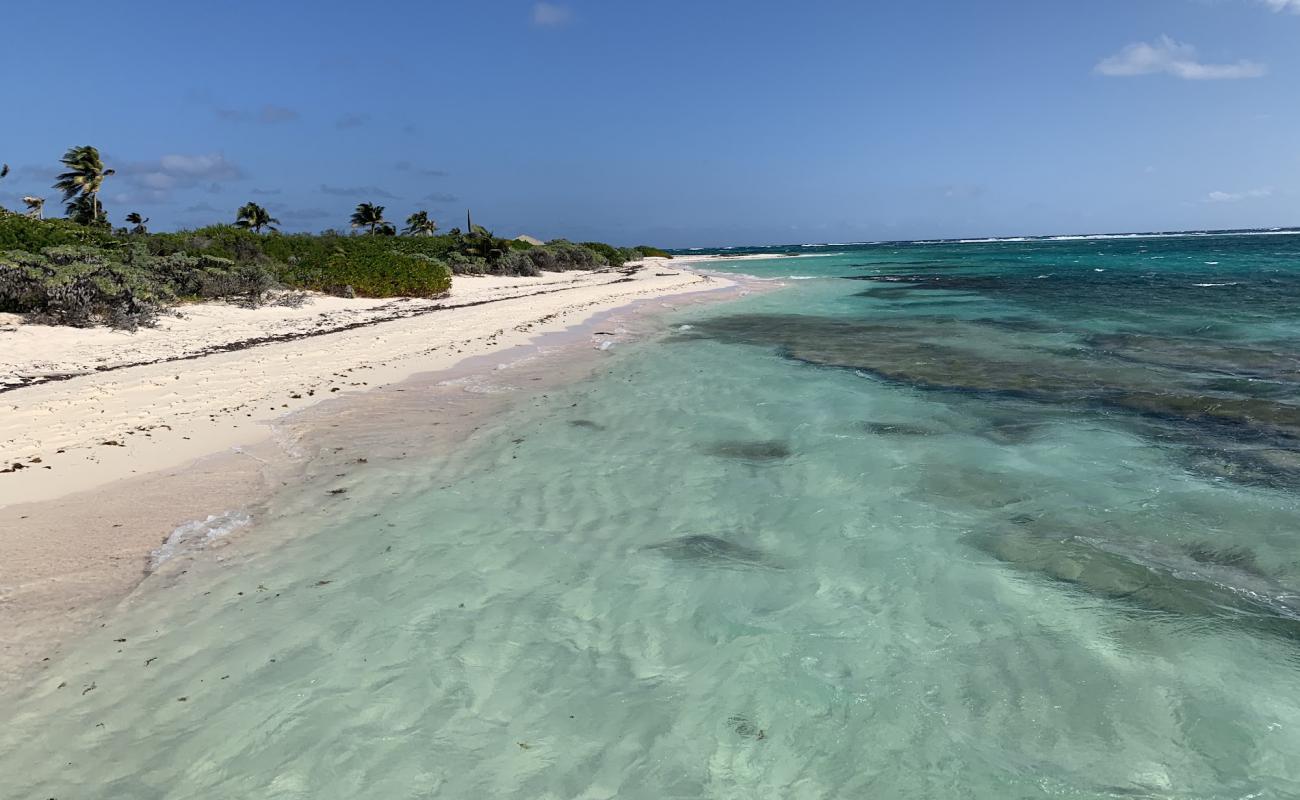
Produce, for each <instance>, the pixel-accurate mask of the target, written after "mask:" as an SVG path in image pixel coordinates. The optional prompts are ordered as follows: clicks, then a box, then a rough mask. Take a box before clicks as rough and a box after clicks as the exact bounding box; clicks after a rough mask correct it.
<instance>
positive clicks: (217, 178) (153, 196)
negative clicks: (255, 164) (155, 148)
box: [110, 153, 244, 201]
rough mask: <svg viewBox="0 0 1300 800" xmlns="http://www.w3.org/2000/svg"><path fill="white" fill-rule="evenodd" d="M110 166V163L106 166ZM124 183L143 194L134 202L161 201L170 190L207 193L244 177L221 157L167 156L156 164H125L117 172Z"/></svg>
mask: <svg viewBox="0 0 1300 800" xmlns="http://www.w3.org/2000/svg"><path fill="white" fill-rule="evenodd" d="M110 166H111V162H110ZM118 174H120V175H121V176H122V177H123V178H124V179H125V180H126V182H127V183H129V184H131V185H132V186H135V187H136V188H137V189H140V190H143V195H142V196H141V197H138V198H136V199H142V200H152V201H162V200H165V199H166V198H167V195H168V194H169V193H170V192H171V191H172V190H174V189H190V188H193V187H196V186H200V185H205V186H206V187H207V188H208V189H209V190H211V188H212V187H213V186H219V184H220V183H221V182H222V181H235V180H239V179H240V178H242V177H244V172H243V170H241V169H240V168H239V166H238V165H237V164H235V163H234V162H232V161H230V160H228V159H227V158H226V157H225V156H224V155H222V154H221V153H200V154H197V155H182V154H171V155H165V156H163V157H162V158H160V159H158V160H157V161H153V162H140V163H128V164H125V165H123V166H122V167H120V168H119V169H118Z"/></svg>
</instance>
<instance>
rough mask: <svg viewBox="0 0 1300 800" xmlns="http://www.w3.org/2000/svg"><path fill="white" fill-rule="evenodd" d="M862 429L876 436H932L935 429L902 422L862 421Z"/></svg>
mask: <svg viewBox="0 0 1300 800" xmlns="http://www.w3.org/2000/svg"><path fill="white" fill-rule="evenodd" d="M862 429H863V430H864V431H866V432H867V433H872V434H876V435H877V436H933V435H934V434H936V433H938V431H936V430H932V429H930V428H926V427H923V426H921V425H908V424H906V423H902V422H871V421H868V422H864V423H862Z"/></svg>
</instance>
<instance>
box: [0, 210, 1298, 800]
mask: <svg viewBox="0 0 1300 800" xmlns="http://www.w3.org/2000/svg"><path fill="white" fill-rule="evenodd" d="M803 252H804V253H805V254H806V255H805V256H804V257H800V258H797V259H779V260H777V259H773V260H745V261H736V262H723V263H722V265H721V266H720V267H719V268H720V269H729V270H733V271H737V272H744V273H748V274H753V275H757V276H759V277H763V278H773V279H776V278H780V279H783V282H784V283H786V287H785V288H782V289H781V290H779V291H774V292H769V293H761V294H756V295H753V296H750V297H748V298H745V299H742V300H738V301H735V302H732V303H727V304H719V305H712V306H705V307H700V308H693V309H689V310H685V311H679V312H676V313H673V314H669V315H668V316H666V317H663V318H662V319H661V327H662V331H661V333H660V334H659V335H657V336H655V337H652V338H651V339H649V340H647V341H644V342H641V343H637V344H633V345H629V346H622V345H619V346H615V347H614V348H612V349H611V350H610V351H609V352H608V353H607V354H604V355H603V356H602V357H606V360H605V361H604V362H603V364H602V366H601V369H600V374H599V375H597V376H596V377H594V378H592V379H590V380H587V381H583V382H580V383H576V384H572V385H569V386H567V387H565V388H563V389H560V390H554V391H548V392H547V393H546V394H545V396H542V397H537V398H534V399H533V400H531V401H530V402H527V403H523V404H520V405H519V406H518V407H517V408H515V409H513V410H511V411H509V412H507V413H505V414H502V415H500V416H498V417H497V418H495V419H493V420H492V422H491V423H490V424H489V425H488V426H487V427H486V428H484V429H482V430H480V431H478V432H477V433H475V435H474V436H473V437H471V438H470V440H469V441H467V442H466V443H465V444H464V446H462V447H459V448H457V449H455V450H454V451H452V452H450V453H447V454H445V455H442V456H439V457H436V458H434V457H421V458H418V459H411V460H377V461H372V462H371V463H367V464H365V465H361V466H359V467H358V468H356V469H351V470H349V471H348V472H347V475H346V478H345V479H340V480H339V481H338V483H340V484H341V485H346V488H347V492H346V493H344V494H340V495H329V494H327V492H326V491H324V489H325V485H323V484H321V483H319V482H313V483H311V484H309V485H305V486H302V487H297V488H293V487H291V488H288V489H286V490H285V492H284V493H283V494H282V496H280V497H278V498H276V501H275V503H274V504H273V507H272V508H270V509H267V510H265V511H264V512H263V518H262V519H259V520H258V522H259V527H258V529H257V531H256V533H254V534H251V535H247V536H245V535H243V534H234V535H233V536H231V537H226V538H233V539H235V540H236V541H238V542H239V543H240V544H237V545H232V546H231V547H227V548H225V549H222V550H220V551H213V553H210V554H208V556H207V557H206V558H205V557H204V556H200V557H198V558H197V559H195V560H194V561H193V563H192V564H191V565H190V566H189V567H188V568H187V569H186V570H180V569H175V570H173V571H172V572H169V573H165V574H160V575H159V576H155V578H151V579H150V581H146V584H145V586H144V587H142V589H141V591H140V592H138V593H137V595H136V596H135V597H133V598H132V600H131V602H129V603H127V604H126V605H125V606H124V608H123V609H122V610H121V611H120V613H119V614H118V615H117V616H115V617H114V618H112V619H110V620H109V622H108V623H107V624H106V627H105V628H103V629H102V630H101V631H98V632H95V633H93V634H92V635H91V636H89V637H88V638H87V640H86V641H85V642H84V643H82V644H81V645H79V646H78V647H77V648H75V649H74V650H73V651H72V652H71V653H69V654H68V655H66V656H64V657H61V660H60V661H59V663H56V664H54V665H52V666H51V667H50V669H49V670H48V672H47V673H46V677H45V678H43V679H42V681H41V682H40V683H39V685H38V686H37V687H35V689H33V690H32V691H30V692H25V693H23V694H22V695H20V696H9V697H6V698H4V699H3V700H0V711H2V712H4V713H3V716H4V718H5V719H6V722H7V724H6V725H5V726H4V727H3V729H0V797H6V798H7V797H15V798H20V797H22V798H26V797H42V798H43V797H58V798H73V797H75V798H124V797H130V798H139V799H140V800H151V799H152V798H212V797H232V798H233V797H238V798H361V797H376V798H423V797H456V798H459V797H466V798H481V797H493V798H613V797H620V798H656V799H660V798H757V797H772V798H832V797H834V798H839V797H962V798H997V799H999V800H1001V799H1003V798H1037V797H1052V798H1112V797H1125V798H1131V797H1143V798H1148V797H1149V798H1247V797H1250V798H1273V797H1296V796H1300V547H1298V544H1300V503H1297V497H1298V495H1297V490H1300V455H1298V454H1297V441H1300V405H1298V403H1300V392H1298V391H1297V388H1298V387H1297V384H1298V383H1300V357H1298V354H1300V315H1297V312H1296V309H1297V303H1298V302H1300V237H1295V236H1267V235H1261V236H1223V237H1220V236H1203V237H1183V238H1149V239H1109V240H1076V241H1059V242H1044V241H1028V242H990V243H964V244H956V243H954V244H925V245H905V244H889V245H871V246H843V247H841V246H836V247H823V248H803ZM792 277H798V278H803V279H804V280H795V281H791V280H788V279H789V278H792ZM250 539H256V540H257V541H256V543H254V542H250V541H249V540H250ZM254 545H255V546H254ZM217 553H221V554H222V555H221V556H220V558H221V560H220V561H217V560H216V558H217ZM117 640H124V641H117ZM60 683H62V684H63V685H62V686H61V687H60V686H59V684H60Z"/></svg>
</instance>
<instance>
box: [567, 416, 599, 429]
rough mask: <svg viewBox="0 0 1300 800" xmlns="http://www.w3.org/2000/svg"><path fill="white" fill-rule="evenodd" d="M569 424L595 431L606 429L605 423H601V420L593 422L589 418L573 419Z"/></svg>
mask: <svg viewBox="0 0 1300 800" xmlns="http://www.w3.org/2000/svg"><path fill="white" fill-rule="evenodd" d="M569 424H570V425H572V426H573V427H575V428H587V429H589V430H593V431H603V430H605V426H604V425H601V424H600V423H599V422H592V421H591V420H589V419H571V420H569Z"/></svg>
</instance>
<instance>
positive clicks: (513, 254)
mask: <svg viewBox="0 0 1300 800" xmlns="http://www.w3.org/2000/svg"><path fill="white" fill-rule="evenodd" d="M524 244H528V243H527V242H525V243H524ZM532 247H533V246H532V245H529V249H532ZM497 271H498V272H499V273H500V274H501V275H541V274H542V271H541V270H540V269H538V268H537V265H536V264H534V263H533V260H532V259H531V258H529V257H528V253H527V251H521V250H511V251H510V252H508V253H506V254H505V255H503V256H501V259H500V260H499V261H498V262H497Z"/></svg>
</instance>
